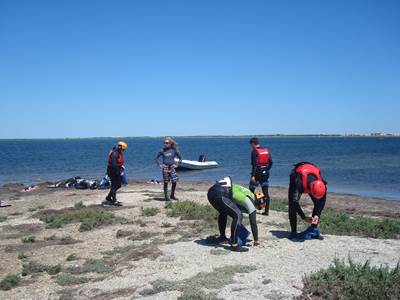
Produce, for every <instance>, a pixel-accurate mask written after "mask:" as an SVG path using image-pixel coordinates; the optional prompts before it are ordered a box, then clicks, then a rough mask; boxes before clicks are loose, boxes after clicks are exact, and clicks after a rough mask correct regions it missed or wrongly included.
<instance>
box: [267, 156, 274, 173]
mask: <svg viewBox="0 0 400 300" xmlns="http://www.w3.org/2000/svg"><path fill="white" fill-rule="evenodd" d="M273 163H274V162H273V161H272V157H271V156H270V157H269V162H268V171H269V170H271V168H272V164H273Z"/></svg>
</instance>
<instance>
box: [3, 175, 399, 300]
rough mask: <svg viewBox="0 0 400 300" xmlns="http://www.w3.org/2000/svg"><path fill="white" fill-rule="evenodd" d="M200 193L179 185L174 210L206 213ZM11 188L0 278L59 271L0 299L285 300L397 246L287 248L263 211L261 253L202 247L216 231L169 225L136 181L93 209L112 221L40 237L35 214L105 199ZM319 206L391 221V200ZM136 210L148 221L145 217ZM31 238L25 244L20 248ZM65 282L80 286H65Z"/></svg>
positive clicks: (42, 231) (283, 218)
mask: <svg viewBox="0 0 400 300" xmlns="http://www.w3.org/2000/svg"><path fill="white" fill-rule="evenodd" d="M210 184H211V183H208V182H180V183H179V186H178V197H179V199H180V200H179V201H185V200H189V201H193V202H196V203H201V204H207V203H208V202H207V197H206V192H207V189H208V187H209V186H210ZM20 189H21V188H20V187H19V186H15V185H7V186H4V187H3V188H1V191H0V197H1V200H2V201H6V202H8V203H10V204H11V205H12V206H10V207H6V208H1V210H0V216H1V217H3V218H2V222H1V223H0V240H1V245H0V257H1V258H2V263H1V264H0V274H1V276H2V278H4V277H5V275H6V274H17V273H21V272H22V271H23V269H22V266H23V265H24V264H25V265H26V264H28V263H29V262H35V263H39V264H46V265H50V266H56V265H60V266H61V269H60V270H58V272H54V273H56V274H57V275H56V274H52V273H51V272H46V271H43V272H33V271H32V273H31V274H27V276H23V277H22V281H21V283H20V285H19V286H18V287H15V288H13V289H11V290H9V291H2V292H1V293H0V298H1V299H134V298H143V299H177V298H179V297H180V296H182V295H183V294H185V293H187V292H188V290H193V291H196V292H201V293H202V294H201V295H202V296H204V295H206V297H208V298H209V299H214V298H220V299H249V298H252V299H292V298H294V297H296V296H299V295H300V294H301V293H302V286H303V283H302V278H303V276H304V275H305V274H309V273H311V272H315V271H318V270H320V269H321V268H326V267H328V266H329V265H330V264H331V263H332V262H333V260H334V259H335V258H343V259H347V258H351V259H353V260H354V261H356V262H365V261H367V260H370V261H371V264H373V265H378V266H379V265H387V266H390V267H393V266H395V265H396V263H397V262H398V260H399V253H400V240H399V239H372V238H365V237H356V236H335V235H327V234H324V232H322V234H323V236H324V239H323V240H311V241H304V242H293V241H290V240H288V239H287V238H286V237H287V230H288V220H287V213H285V212H283V211H271V212H270V216H268V217H265V216H262V215H261V214H259V215H258V216H257V221H258V226H259V233H260V240H261V242H262V244H261V246H258V247H252V246H250V247H249V251H248V252H246V253H234V252H231V251H230V250H229V248H228V247H227V244H225V245H224V244H222V245H217V244H212V243H209V242H207V240H206V238H207V236H208V235H210V234H213V233H214V234H216V233H217V230H216V227H215V230H214V232H212V231H213V230H209V229H207V230H203V229H202V228H199V226H198V223H199V222H198V221H196V220H181V219H180V218H178V217H171V216H169V215H168V209H167V208H166V207H165V202H164V201H162V186H161V185H152V184H148V183H146V182H144V181H130V183H129V185H128V186H126V187H123V188H122V189H121V190H120V192H119V200H120V201H122V202H123V204H124V206H123V207H118V208H117V207H113V208H111V207H107V208H102V207H101V206H99V209H102V210H105V211H108V212H111V213H112V214H114V216H115V218H116V219H117V220H119V221H113V222H111V223H109V224H106V225H102V226H99V227H96V228H93V229H92V230H89V231H82V230H79V229H80V224H79V223H76V222H72V223H69V224H65V225H63V226H62V227H61V228H48V226H46V223H44V222H43V221H41V220H40V219H39V218H40V216H42V215H41V213H43V212H44V211H46V210H49V209H52V210H68V209H70V208H73V207H74V205H76V204H77V203H79V202H82V204H83V205H84V206H86V207H97V206H98V205H99V204H100V202H101V201H102V200H103V199H104V197H105V195H106V194H107V192H108V191H107V190H76V189H48V188H47V187H46V185H45V184H42V185H39V189H38V190H36V191H33V192H30V193H21V192H19V190H20ZM286 197H287V190H286V189H285V188H271V198H272V201H274V199H281V200H282V199H285V198H286ZM311 204H312V202H311V201H309V200H308V197H306V196H305V197H303V199H302V205H303V207H305V208H306V209H311ZM327 207H331V208H334V209H337V210H339V211H343V212H346V213H348V214H354V215H368V216H372V217H377V218H379V217H399V216H400V201H385V200H381V199H374V198H364V197H358V196H354V195H343V194H333V193H330V194H329V195H328V202H327ZM146 209H150V210H148V211H154V212H155V214H154V215H152V214H150V213H149V214H147V213H146ZM151 209H153V210H151ZM246 218H247V217H244V219H246ZM322 222H323V216H322ZM228 229H229V228H228ZM228 231H229V230H227V234H228V235H229V233H228ZM32 236H34V240H32V238H31V241H29V237H32ZM250 245H251V243H250ZM72 254H73V256H71V255H72ZM316 254H317V255H316ZM68 257H69V258H70V259H67V258H68ZM72 258H73V259H72ZM93 261H96V262H103V263H104V265H103V267H106V268H105V269H104V268H103V270H98V269H96V268H92V269H90V268H87V270H83V269H84V266H88V262H93ZM66 270H69V271H66ZM71 270H75V272H74V271H71ZM77 270H78V271H77ZM79 270H80V271H79ZM70 274H72V275H70ZM228 275H229V276H230V277H229V276H228ZM62 276H64V277H62ZM68 276H75V277H76V278H80V279H81V280H80V281H77V282H72V284H71V282H69V283H65V281H68V280H67V279H70V278H69V277H68ZM224 276H228V277H227V278H225V277H224ZM2 278H0V279H2ZM76 278H75V279H76ZM82 278H83V279H82ZM204 278H209V279H210V278H215V280H212V282H208V281H207V280H205V279H204ZM63 279H64V281H63ZM209 281H210V280H209ZM191 285H193V287H191ZM196 285H197V286H196ZM198 285H201V286H198Z"/></svg>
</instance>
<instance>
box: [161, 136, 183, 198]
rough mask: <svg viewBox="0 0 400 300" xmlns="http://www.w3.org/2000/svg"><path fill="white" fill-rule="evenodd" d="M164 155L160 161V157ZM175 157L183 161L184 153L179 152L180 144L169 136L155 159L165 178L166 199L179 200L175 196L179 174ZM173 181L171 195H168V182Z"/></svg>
mask: <svg viewBox="0 0 400 300" xmlns="http://www.w3.org/2000/svg"><path fill="white" fill-rule="evenodd" d="M160 157H162V162H161V163H160V161H159V158H160ZM175 158H178V164H179V163H181V162H182V155H181V153H180V152H179V149H178V144H177V143H176V142H175V141H174V140H173V139H172V138H171V137H169V136H167V137H166V138H165V139H164V148H163V149H161V151H160V152H159V153H158V154H157V156H156V158H155V161H156V163H157V165H158V166H159V167H160V168H161V170H162V175H163V180H164V197H165V201H170V200H171V199H172V200H178V199H177V198H176V197H175V190H176V184H177V181H178V179H179V178H178V175H177V174H176V170H175V169H176V168H177V162H176V161H175ZM169 181H171V182H172V187H171V196H170V197H168V182H169Z"/></svg>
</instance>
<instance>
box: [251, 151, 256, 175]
mask: <svg viewBox="0 0 400 300" xmlns="http://www.w3.org/2000/svg"><path fill="white" fill-rule="evenodd" d="M256 168H257V152H256V151H254V150H253V151H252V152H251V173H250V174H251V177H254V176H256Z"/></svg>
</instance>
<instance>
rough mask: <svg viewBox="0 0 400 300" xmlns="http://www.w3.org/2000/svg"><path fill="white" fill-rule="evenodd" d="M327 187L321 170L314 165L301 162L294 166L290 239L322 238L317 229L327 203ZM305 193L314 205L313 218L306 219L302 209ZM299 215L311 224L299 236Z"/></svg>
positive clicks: (291, 180) (290, 199)
mask: <svg viewBox="0 0 400 300" xmlns="http://www.w3.org/2000/svg"><path fill="white" fill-rule="evenodd" d="M326 185H327V182H326V181H325V180H324V179H323V178H322V176H321V170H320V169H319V168H318V167H317V166H315V165H313V164H312V163H309V162H300V163H298V164H296V165H295V166H294V168H293V170H292V173H291V174H290V183H289V195H288V201H289V203H288V204H289V222H290V227H291V233H290V236H289V238H290V239H294V238H303V239H312V238H320V232H319V230H318V228H317V227H318V222H319V219H320V217H321V213H322V210H323V209H324V206H325V203H326V190H327V189H326ZM303 193H304V194H308V195H309V196H310V198H311V200H312V202H313V204H314V209H313V211H312V215H311V217H306V215H305V214H304V212H303V210H302V209H301V206H300V203H299V201H300V197H301V195H302V194H303ZM297 214H298V215H299V216H300V217H301V218H302V219H303V221H304V222H306V223H311V226H310V227H309V228H308V229H307V230H306V231H304V232H303V233H302V235H299V234H297Z"/></svg>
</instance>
